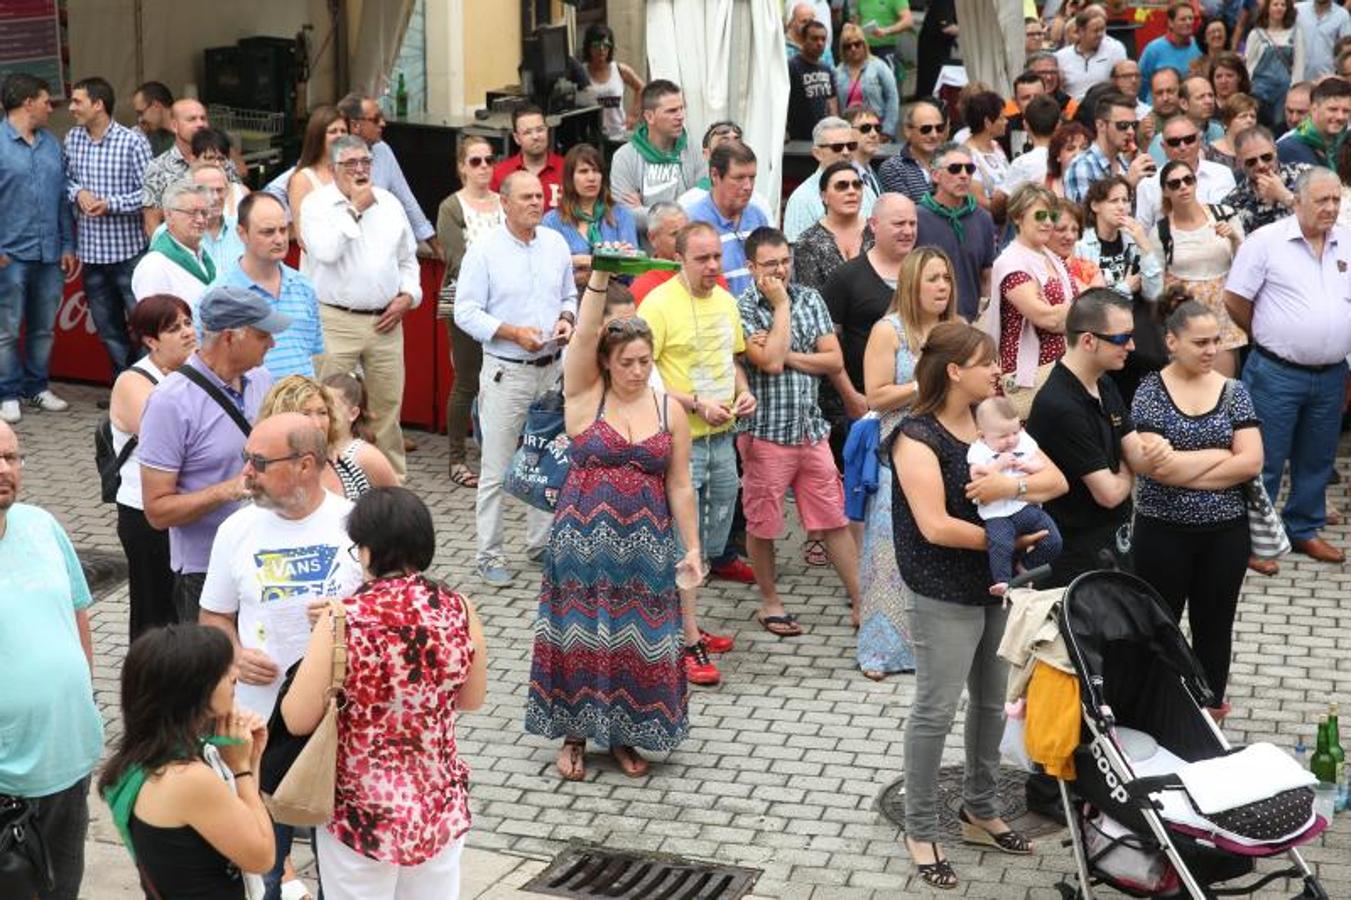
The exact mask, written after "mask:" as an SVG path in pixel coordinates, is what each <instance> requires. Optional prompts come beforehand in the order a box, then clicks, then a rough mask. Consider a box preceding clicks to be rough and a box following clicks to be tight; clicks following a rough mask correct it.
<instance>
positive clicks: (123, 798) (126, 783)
mask: <svg viewBox="0 0 1351 900" xmlns="http://www.w3.org/2000/svg"><path fill="white" fill-rule="evenodd" d="M202 743H203V744H213V745H215V746H217V747H226V746H229V745H231V744H241V743H243V741H240V740H237V739H236V738H227V737H218V736H216V735H212V736H210V737H206V738H202ZM148 777H149V773H148V772H146V770H145V768H144V767H142V766H132V767H131V768H130V769H127V771H125V772H123V773H122V777H121V778H119V779H117V782H116V783H114V784H113V786H112V787H110V788H108V790H107V791H106V792H105V793H104V795H103V800H104V802H106V803H107V804H108V809H109V810H110V811H111V812H112V815H113V824H114V825H116V826H117V833H118V834H119V835H121V836H122V844H123V846H125V847H126V848H127V853H129V854H131V858H132V861H133V862H134V861H135V860H136V850H135V848H133V847H132V845H131V811H132V810H133V809H135V807H136V798H137V797H138V796H140V793H141V788H143V787H145V780H146V778H148ZM254 777H257V776H254Z"/></svg>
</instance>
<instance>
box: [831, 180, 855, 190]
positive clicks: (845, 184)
mask: <svg viewBox="0 0 1351 900" xmlns="http://www.w3.org/2000/svg"><path fill="white" fill-rule="evenodd" d="M830 186H831V187H832V188H834V189H835V190H837V191H861V190H863V182H862V181H860V180H859V179H857V178H855V179H853V180H851V181H832V182H831V183H830Z"/></svg>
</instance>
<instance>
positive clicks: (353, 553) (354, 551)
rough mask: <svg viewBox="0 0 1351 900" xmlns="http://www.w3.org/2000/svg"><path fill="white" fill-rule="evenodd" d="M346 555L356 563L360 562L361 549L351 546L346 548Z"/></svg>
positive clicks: (354, 545)
mask: <svg viewBox="0 0 1351 900" xmlns="http://www.w3.org/2000/svg"><path fill="white" fill-rule="evenodd" d="M347 555H348V556H350V557H352V559H354V560H356V561H357V562H361V548H360V547H358V546H357V545H356V544H351V545H349V546H348V548H347Z"/></svg>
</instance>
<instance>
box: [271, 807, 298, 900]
mask: <svg viewBox="0 0 1351 900" xmlns="http://www.w3.org/2000/svg"><path fill="white" fill-rule="evenodd" d="M272 836H273V838H274V839H275V840H276V842H277V859H276V861H275V862H274V863H273V864H272V871H271V872H268V873H267V874H266V875H264V876H263V887H264V889H265V890H264V891H263V900H281V876H282V870H283V869H284V868H285V867H286V857H288V856H290V855H291V842H292V841H294V840H295V836H296V830H295V828H294V827H293V826H291V825H281V824H279V823H277V822H273V823H272Z"/></svg>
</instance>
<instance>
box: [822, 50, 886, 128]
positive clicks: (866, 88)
mask: <svg viewBox="0 0 1351 900" xmlns="http://www.w3.org/2000/svg"><path fill="white" fill-rule="evenodd" d="M859 80H860V81H861V82H862V85H863V103H864V105H865V106H867V107H868V108H869V109H871V110H872V111H873V112H875V113H877V115H878V116H880V117H881V119H882V130H883V131H884V132H886V133H887V134H889V135H891V137H892V138H893V139H895V137H896V122H897V120H898V119H899V118H900V94H899V93H898V92H897V90H896V74H895V73H894V72H892V71H891V67H890V66H888V65H887V64H886V63H884V62H882V60H880V59H878V58H877V57H876V56H869V57H868V61H867V63H865V64H864V66H863V71H862V72H860V73H859ZM835 95H836V96H837V97H839V98H840V109H841V111H843V110H844V109H845V107H847V106H848V105H849V101H848V97H849V67H848V66H847V65H845V64H844V63H840V64H839V65H838V66H836V67H835Z"/></svg>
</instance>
